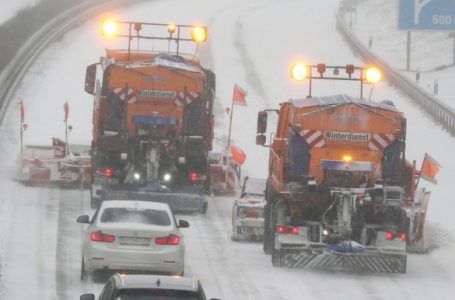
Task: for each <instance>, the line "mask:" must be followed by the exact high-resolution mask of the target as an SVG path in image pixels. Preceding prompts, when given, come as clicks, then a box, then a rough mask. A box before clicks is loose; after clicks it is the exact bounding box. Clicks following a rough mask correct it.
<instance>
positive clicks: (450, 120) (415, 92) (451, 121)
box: [336, 5, 455, 136]
mask: <svg viewBox="0 0 455 300" xmlns="http://www.w3.org/2000/svg"><path fill="white" fill-rule="evenodd" d="M342 7H343V6H342V5H341V6H340V9H339V11H338V13H337V15H336V20H337V27H338V30H339V31H340V32H341V33H342V35H343V37H344V38H345V40H346V41H347V42H348V43H349V45H350V46H351V48H353V49H354V50H355V51H356V52H357V53H358V54H359V55H360V56H361V57H362V58H363V59H364V60H366V61H368V62H371V63H374V64H375V65H377V66H378V67H380V68H381V69H382V70H383V72H384V74H385V75H386V77H387V79H388V81H389V82H390V83H391V84H392V85H393V86H395V87H396V88H398V89H399V90H400V91H402V92H403V93H404V94H406V95H407V96H408V97H409V98H411V100H412V101H414V102H415V103H416V104H418V105H419V106H420V107H421V108H422V109H424V110H425V111H426V112H427V113H428V114H429V115H430V116H432V118H433V119H434V120H435V121H436V122H438V123H440V124H441V125H443V127H444V128H445V129H447V130H448V132H450V134H452V135H453V136H455V109H453V108H452V107H450V106H448V105H447V104H445V103H443V102H442V101H441V100H439V99H438V98H436V97H434V96H433V95H431V94H430V93H428V92H427V91H425V90H424V89H422V88H421V87H419V86H417V85H415V84H414V83H413V81H412V80H410V79H409V78H407V77H406V76H404V75H401V74H400V73H399V72H398V71H396V70H395V69H393V68H392V67H391V66H389V65H388V64H387V63H386V62H384V61H383V60H382V59H380V58H379V57H377V56H375V55H374V54H373V53H372V52H371V51H369V50H368V49H367V47H366V46H365V45H363V44H362V43H361V42H360V41H359V40H358V39H357V37H356V36H355V35H354V34H353V33H352V32H351V30H350V29H349V27H348V25H347V24H346V22H345V21H344V19H343V17H344V13H345V11H344V10H343V8H342Z"/></svg>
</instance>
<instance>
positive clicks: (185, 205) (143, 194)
mask: <svg viewBox="0 0 455 300" xmlns="http://www.w3.org/2000/svg"><path fill="white" fill-rule="evenodd" d="M101 195H102V196H101V198H102V200H121V199H122V200H145V201H153V202H161V203H167V204H169V206H170V208H171V210H172V211H173V212H176V213H192V212H200V213H203V214H204V213H206V211H207V196H206V195H205V194H197V193H190V192H183V191H182V192H169V191H168V190H163V191H150V190H149V189H147V188H146V187H145V188H144V187H143V188H138V189H135V190H122V189H121V187H120V189H119V187H116V188H115V189H112V187H111V188H108V189H106V187H105V186H103V191H102V192H101Z"/></svg>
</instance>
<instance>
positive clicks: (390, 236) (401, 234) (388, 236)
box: [385, 232, 408, 241]
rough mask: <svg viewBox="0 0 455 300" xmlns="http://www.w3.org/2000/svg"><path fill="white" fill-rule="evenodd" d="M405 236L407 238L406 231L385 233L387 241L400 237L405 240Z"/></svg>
mask: <svg viewBox="0 0 455 300" xmlns="http://www.w3.org/2000/svg"><path fill="white" fill-rule="evenodd" d="M407 238H408V235H407V234H406V232H398V233H394V232H386V233H385V239H386V240H389V241H392V240H394V239H400V240H402V241H406V240H407Z"/></svg>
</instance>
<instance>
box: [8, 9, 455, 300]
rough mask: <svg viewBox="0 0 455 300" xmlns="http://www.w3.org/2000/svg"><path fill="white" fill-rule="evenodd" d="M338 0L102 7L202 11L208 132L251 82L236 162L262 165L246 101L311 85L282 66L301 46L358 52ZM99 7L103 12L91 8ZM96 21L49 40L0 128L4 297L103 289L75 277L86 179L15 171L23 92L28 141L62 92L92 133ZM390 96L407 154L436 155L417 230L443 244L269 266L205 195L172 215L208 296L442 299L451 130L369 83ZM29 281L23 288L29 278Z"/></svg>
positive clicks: (49, 120) (225, 206)
mask: <svg viewBox="0 0 455 300" xmlns="http://www.w3.org/2000/svg"><path fill="white" fill-rule="evenodd" d="M337 6H338V3H336V1H316V0H300V1H295V0H286V1H274V0H255V1H240V0H217V1H204V0H192V1H183V0H167V1H150V2H148V3H144V4H140V5H136V6H133V7H129V8H125V9H123V10H119V11H116V12H110V13H109V14H107V15H115V16H118V17H119V18H122V19H126V20H141V21H150V22H163V23H167V22H175V23H182V24H185V23H203V24H207V25H208V27H209V41H208V44H207V45H206V46H205V47H204V48H203V49H202V50H201V60H202V62H203V63H204V65H206V66H208V67H209V68H212V69H213V70H214V71H215V73H216V75H217V101H218V104H217V108H216V110H217V129H216V136H217V140H218V141H221V140H222V139H223V136H224V137H225V136H226V135H227V123H228V120H227V116H226V114H225V113H224V107H228V106H229V105H230V101H231V96H232V88H233V85H234V83H238V84H239V85H240V86H242V87H244V88H245V89H246V90H248V92H249V94H248V99H247V101H248V107H246V108H245V107H236V108H235V116H234V119H235V120H234V122H235V123H234V124H233V132H232V136H233V139H234V141H235V143H236V144H237V145H238V146H240V147H241V148H242V149H244V150H245V152H246V153H247V155H248V159H247V162H246V163H245V167H244V171H245V172H246V173H248V174H250V175H253V176H261V177H265V176H266V169H267V161H268V159H267V150H266V149H264V148H260V147H258V146H256V145H255V130H256V113H257V111H258V110H260V109H264V108H276V107H277V106H278V103H279V102H281V101H284V100H286V99H289V98H296V97H304V96H306V89H307V86H306V85H305V84H297V83H295V82H292V81H291V79H290V78H289V76H288V74H289V67H290V65H291V64H292V63H293V62H295V61H296V60H297V59H304V60H305V61H307V62H310V63H322V62H324V63H327V64H340V65H343V64H346V63H354V64H357V65H360V64H362V62H361V61H359V60H358V58H356V56H355V55H354V54H352V53H351V51H350V49H349V48H348V47H347V45H346V43H345V42H344V41H343V40H342V38H341V37H340V36H339V35H338V33H337V31H336V26H335V18H334V14H335V12H336V9H337ZM101 17H102V16H100V18H101ZM98 25H99V20H92V21H90V22H87V23H86V24H83V25H82V26H81V27H79V28H77V29H75V30H74V31H72V32H70V33H69V34H67V35H66V36H65V38H63V39H62V40H60V41H59V42H58V43H56V44H54V45H53V46H52V47H50V48H49V49H48V50H47V51H45V52H44V53H43V54H42V55H41V57H40V58H39V60H38V61H37V62H36V64H35V66H34V67H33V68H32V70H31V72H30V73H29V75H28V76H26V78H25V79H24V81H23V83H22V85H21V87H20V89H19V90H18V91H17V93H16V95H15V99H14V100H13V103H12V104H11V106H10V108H9V110H8V113H7V116H6V118H5V121H4V123H3V124H2V126H1V127H0V143H1V145H2V147H0V155H1V156H2V157H8V158H10V159H9V160H4V161H2V162H1V163H0V166H1V168H0V175H1V180H0V190H1V191H2V197H0V246H1V247H0V262H1V265H0V275H1V277H0V299H8V300H9V299H11V300H16V299H17V300H22V299H32V298H37V297H38V298H40V299H77V298H78V296H79V295H80V294H82V293H84V292H99V291H100V289H101V287H102V284H100V283H92V282H88V283H82V282H80V280H79V271H80V269H79V268H80V243H81V239H80V234H81V225H80V224H77V223H76V222H75V219H76V217H77V216H78V215H80V214H85V213H91V211H90V209H89V205H88V200H89V195H88V192H87V191H79V190H58V189H48V188H38V187H23V186H21V185H19V184H17V183H15V182H13V181H11V177H12V176H11V170H12V168H13V167H14V163H15V162H14V159H13V158H14V157H16V156H17V153H18V149H19V142H18V141H19V138H18V135H19V134H18V124H19V114H18V109H17V103H18V102H19V100H20V99H24V103H25V106H26V121H27V123H28V124H29V129H28V130H27V132H26V137H25V140H26V142H27V143H49V142H50V137H51V136H62V135H63V133H64V127H63V122H62V119H63V108H62V106H63V103H64V102H65V101H68V102H69V104H70V123H71V124H72V125H73V126H74V131H73V132H72V133H71V135H70V140H71V141H77V142H85V143H89V142H90V139H91V110H92V107H91V105H92V99H91V97H90V96H89V95H87V94H85V93H84V92H83V80H84V75H85V74H84V73H85V67H86V66H87V65H89V64H90V63H92V62H96V61H97V60H98V57H99V56H100V55H102V54H103V49H104V48H105V47H108V46H109V43H113V42H109V43H108V42H106V41H103V40H101V38H100V36H99V35H98V32H99V31H98V27H97V26H98ZM314 92H315V95H325V94H332V93H347V94H352V95H358V87H357V86H354V85H352V86H350V85H348V86H347V87H346V85H345V84H339V83H336V84H335V83H321V84H319V83H318V84H316V85H315V86H314ZM373 98H376V99H378V100H383V99H391V100H393V101H394V102H395V104H396V105H397V106H398V108H399V109H400V110H402V111H404V113H405V115H406V116H407V118H408V140H407V142H408V144H407V155H408V158H409V159H417V160H418V161H419V160H421V159H422V157H423V154H424V153H425V152H429V153H430V154H432V155H433V156H435V157H436V158H437V159H438V160H439V161H440V162H441V163H442V164H443V169H442V170H441V172H440V174H439V175H438V177H439V185H438V186H436V187H433V186H430V187H431V188H432V189H434V190H435V191H434V193H433V197H432V199H431V202H430V211H429V219H430V223H429V226H428V227H427V233H429V237H430V238H431V241H432V243H436V244H437V245H438V246H439V248H438V249H436V250H434V251H433V252H431V253H430V254H429V255H409V259H408V273H407V274H404V275H401V274H400V275H389V274H379V275H378V274H349V273H330V272H315V271H303V270H288V269H275V268H273V267H272V266H271V262H270V257H269V256H266V255H265V254H264V253H263V252H262V246H261V245H260V244H247V243H236V242H232V241H231V239H230V234H231V229H230V228H231V208H232V201H233V199H231V198H213V199H211V200H210V203H209V210H208V212H207V215H190V216H182V218H184V219H187V220H189V222H190V224H191V227H190V228H188V229H184V232H185V240H186V249H187V256H186V267H185V270H186V272H187V274H194V275H196V276H198V277H199V278H200V279H201V280H202V282H203V285H204V287H205V289H206V292H207V294H208V295H209V296H210V297H217V298H222V299H233V300H234V299H258V300H259V299H290V300H294V299H295V300H297V299H334V298H336V299H412V300H415V299H428V298H431V297H437V298H438V299H452V298H453V297H452V296H453V293H452V286H453V282H455V271H454V270H455V259H454V258H453V253H455V252H454V246H455V241H454V240H453V239H452V237H451V236H450V234H448V232H449V231H450V230H455V221H454V218H453V214H452V213H451V212H453V210H454V209H455V204H454V203H453V201H451V200H452V199H450V195H451V190H452V184H451V180H452V178H455V161H454V160H455V158H453V155H452V153H455V140H454V139H453V138H452V137H450V136H449V135H448V134H447V133H446V132H444V131H443V130H441V129H440V128H439V126H436V125H434V123H433V122H432V121H431V120H430V119H429V118H428V117H426V116H425V115H424V114H423V112H421V111H420V110H419V109H418V108H416V107H415V106H413V105H412V104H411V102H410V101H409V100H407V99H405V98H403V97H402V96H401V95H400V94H398V93H397V92H396V91H394V90H393V89H391V88H390V87H388V86H387V83H383V84H381V85H378V86H377V87H376V89H375V91H374V93H373ZM25 287H26V288H25Z"/></svg>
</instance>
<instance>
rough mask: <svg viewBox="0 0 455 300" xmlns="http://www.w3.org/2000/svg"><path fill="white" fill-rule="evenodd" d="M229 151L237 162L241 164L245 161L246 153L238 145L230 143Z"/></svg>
mask: <svg viewBox="0 0 455 300" xmlns="http://www.w3.org/2000/svg"><path fill="white" fill-rule="evenodd" d="M231 153H232V158H233V159H234V160H235V162H236V163H237V164H239V165H241V164H243V163H244V162H245V159H246V154H245V152H243V151H242V149H240V148H239V147H236V146H234V145H231Z"/></svg>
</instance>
